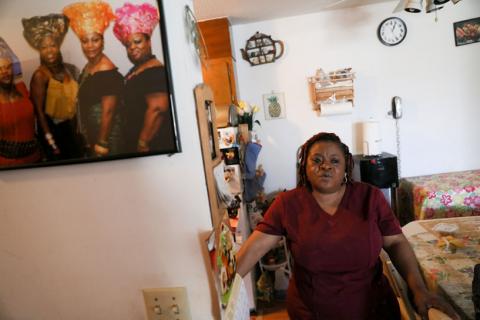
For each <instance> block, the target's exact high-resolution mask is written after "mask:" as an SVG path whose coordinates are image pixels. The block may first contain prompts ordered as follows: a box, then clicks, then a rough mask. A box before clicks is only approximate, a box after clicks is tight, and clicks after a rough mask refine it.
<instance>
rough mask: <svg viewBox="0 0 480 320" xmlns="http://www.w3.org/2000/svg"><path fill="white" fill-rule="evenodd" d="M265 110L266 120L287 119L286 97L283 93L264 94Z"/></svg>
mask: <svg viewBox="0 0 480 320" xmlns="http://www.w3.org/2000/svg"><path fill="white" fill-rule="evenodd" d="M263 110H264V111H265V120H273V119H283V118H285V116H286V115H285V96H284V94H283V92H279V93H274V92H272V93H267V94H264V95H263Z"/></svg>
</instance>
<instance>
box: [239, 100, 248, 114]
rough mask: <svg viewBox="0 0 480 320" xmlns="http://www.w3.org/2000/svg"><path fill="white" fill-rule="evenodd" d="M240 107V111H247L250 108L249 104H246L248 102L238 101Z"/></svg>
mask: <svg viewBox="0 0 480 320" xmlns="http://www.w3.org/2000/svg"><path fill="white" fill-rule="evenodd" d="M238 107H239V108H240V109H242V110H244V111H246V110H247V108H248V103H246V102H245V101H243V100H240V101H238Z"/></svg>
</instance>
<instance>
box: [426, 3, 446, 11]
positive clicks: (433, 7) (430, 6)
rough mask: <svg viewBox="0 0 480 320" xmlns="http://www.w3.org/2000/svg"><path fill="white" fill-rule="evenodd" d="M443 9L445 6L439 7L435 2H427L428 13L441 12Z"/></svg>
mask: <svg viewBox="0 0 480 320" xmlns="http://www.w3.org/2000/svg"><path fill="white" fill-rule="evenodd" d="M442 8H443V6H437V5H436V4H435V2H434V0H427V5H426V8H425V11H426V12H427V13H430V12H434V11H437V10H440V9H442Z"/></svg>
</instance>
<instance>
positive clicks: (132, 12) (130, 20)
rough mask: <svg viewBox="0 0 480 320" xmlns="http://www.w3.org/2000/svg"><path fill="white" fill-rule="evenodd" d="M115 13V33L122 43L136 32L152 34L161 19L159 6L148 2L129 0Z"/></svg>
mask: <svg viewBox="0 0 480 320" xmlns="http://www.w3.org/2000/svg"><path fill="white" fill-rule="evenodd" d="M115 15H116V17H117V18H116V20H115V25H114V26H113V34H115V37H117V39H118V40H120V41H121V42H122V43H125V42H126V40H127V39H128V37H129V36H130V35H131V34H134V33H145V34H148V35H151V34H152V32H153V29H154V28H155V27H156V25H157V24H158V20H159V14H158V10H157V8H155V7H154V6H152V5H151V4H148V3H144V4H141V5H134V4H131V3H129V2H127V3H125V4H124V5H123V7H121V8H118V9H117V10H115Z"/></svg>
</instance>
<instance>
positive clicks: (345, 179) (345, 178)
mask: <svg viewBox="0 0 480 320" xmlns="http://www.w3.org/2000/svg"><path fill="white" fill-rule="evenodd" d="M347 182H348V178H347V173H346V172H345V176H344V177H343V184H346V183H347Z"/></svg>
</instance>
